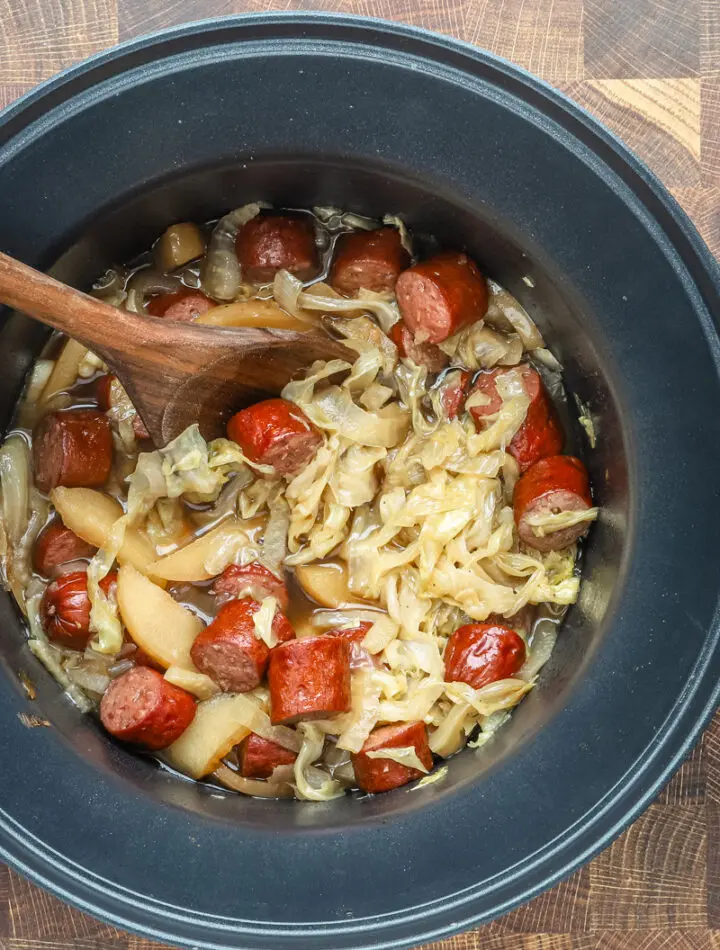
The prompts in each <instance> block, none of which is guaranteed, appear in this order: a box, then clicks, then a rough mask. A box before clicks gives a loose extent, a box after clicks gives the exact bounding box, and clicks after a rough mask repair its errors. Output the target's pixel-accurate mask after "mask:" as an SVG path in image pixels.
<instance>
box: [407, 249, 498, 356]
mask: <svg viewBox="0 0 720 950" xmlns="http://www.w3.org/2000/svg"><path fill="white" fill-rule="evenodd" d="M395 294H396V296H397V302H398V306H399V307H400V313H401V314H402V318H403V320H404V321H405V323H406V324H407V325H408V327H409V328H410V331H411V333H412V335H413V337H414V338H415V342H416V343H426V342H427V343H442V341H443V340H447V338H448V337H449V336H452V335H453V334H454V333H457V332H458V330H462V328H463V327H465V326H467V325H468V324H469V323H474V322H475V321H476V320H481V319H482V318H483V317H484V316H485V314H486V312H487V308H488V289H487V283H486V281H485V278H484V277H483V275H482V274H481V273H480V271H479V270H478V268H477V265H476V264H475V262H474V261H472V260H470V258H469V257H468V256H467V255H466V254H459V253H458V252H457V251H445V252H444V253H442V254H438V255H436V256H435V257H431V258H430V259H429V260H427V261H422V263H420V264H415V265H414V266H413V267H410V268H408V270H406V271H403V273H402V274H401V275H400V277H399V278H398V282H397V284H396V286H395Z"/></svg>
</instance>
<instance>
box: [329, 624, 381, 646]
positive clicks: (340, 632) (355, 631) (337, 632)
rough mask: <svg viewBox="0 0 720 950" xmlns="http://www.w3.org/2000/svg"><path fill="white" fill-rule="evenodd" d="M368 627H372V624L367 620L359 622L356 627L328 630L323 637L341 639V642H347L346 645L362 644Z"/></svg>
mask: <svg viewBox="0 0 720 950" xmlns="http://www.w3.org/2000/svg"><path fill="white" fill-rule="evenodd" d="M370 627H372V624H371V623H370V621H369V620H361V621H360V622H359V623H358V625H357V627H334V628H333V629H332V630H328V632H327V633H326V634H325V636H326V637H341V638H342V639H343V640H347V641H348V643H362V642H363V640H364V639H365V634H366V633H367V632H368V630H369V629H370Z"/></svg>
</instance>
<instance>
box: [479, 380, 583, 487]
mask: <svg viewBox="0 0 720 950" xmlns="http://www.w3.org/2000/svg"><path fill="white" fill-rule="evenodd" d="M520 369H521V372H522V379H523V385H524V387H525V392H526V393H527V394H528V397H529V399H530V405H529V406H528V410H527V414H526V416H525V420H524V422H523V424H522V425H521V426H520V428H519V429H518V431H517V432H516V433H515V435H514V436H513V438H512V441H511V442H510V445H509V446H508V452H509V453H510V454H511V455H512V456H513V458H514V459H515V460H516V461H517V463H518V465H519V467H520V471H521V472H524V471H526V470H527V469H528V468H530V466H531V465H534V464H535V462H537V461H538V459H541V458H545V457H546V456H548V455H557V454H558V452H561V451H562V447H563V443H564V441H565V437H564V435H563V431H562V426H561V424H560V420H559V419H558V416H557V412H556V411H555V407H554V406H553V404H552V400H551V399H550V397H549V396H548V394H547V390H546V389H545V386H544V385H543V381H542V379H541V378H540V374H539V373H538V372H537V371H536V370H534V369H533V368H532V367H531V366H523V367H521V368H520ZM507 372H509V371H508V370H504V369H494V370H490V371H489V372H485V373H479V374H478V376H477V377H476V379H475V382H474V383H473V388H472V390H471V394H472V393H476V392H480V393H482V394H483V395H484V396H485V397H486V398H487V400H488V401H487V402H486V404H485V405H482V406H471V407H470V409H469V412H470V415H471V416H472V417H473V419H474V420H475V424H476V426H477V427H478V429H481V428H482V427H483V426H484V425H485V419H486V417H487V416H491V415H494V414H495V413H496V412H497V411H498V410H499V409H500V407H501V405H502V399H501V398H500V394H499V393H498V391H497V380H498V378H499V377H500V376H503V375H504V374H505V373H507Z"/></svg>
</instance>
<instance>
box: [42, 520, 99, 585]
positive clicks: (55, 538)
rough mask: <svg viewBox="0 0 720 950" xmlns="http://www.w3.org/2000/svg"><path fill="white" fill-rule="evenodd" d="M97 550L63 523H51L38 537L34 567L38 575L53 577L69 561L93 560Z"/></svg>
mask: <svg viewBox="0 0 720 950" xmlns="http://www.w3.org/2000/svg"><path fill="white" fill-rule="evenodd" d="M96 551H97V548H95V547H93V546H92V544H88V543H87V541H83V539H82V538H79V537H78V536H77V535H76V534H75V532H74V531H71V530H70V528H66V527H65V525H64V524H63V523H62V521H57V520H56V521H51V522H50V524H48V525H46V526H45V527H44V528H43V529H42V531H41V532H40V534H39V535H38V538H37V541H36V542H35V547H34V549H33V567H34V568H35V570H36V571H37V572H38V574H44V575H45V577H51V576H52V575H53V574H54V573H55V570H56V569H57V568H58V567H60V565H62V564H67V562H68V561H77V560H78V559H79V558H91V557H92V556H93V554H95V552H96Z"/></svg>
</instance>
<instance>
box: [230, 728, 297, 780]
mask: <svg viewBox="0 0 720 950" xmlns="http://www.w3.org/2000/svg"><path fill="white" fill-rule="evenodd" d="M237 757H238V765H239V766H240V774H241V775H243V776H244V777H245V778H270V776H271V775H272V774H273V771H274V770H275V769H276V768H277V767H278V765H292V764H293V762H294V761H295V759H296V758H297V754H296V753H295V752H291V751H290V749H285V748H283V746H281V745H278V744H277V742H271V741H270V740H269V739H263V738H262V736H258V735H256V734H255V733H254V732H252V733H250V735H249V736H248V737H247V739H243V741H242V742H241V743H240V745H239V746H238V752H237Z"/></svg>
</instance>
